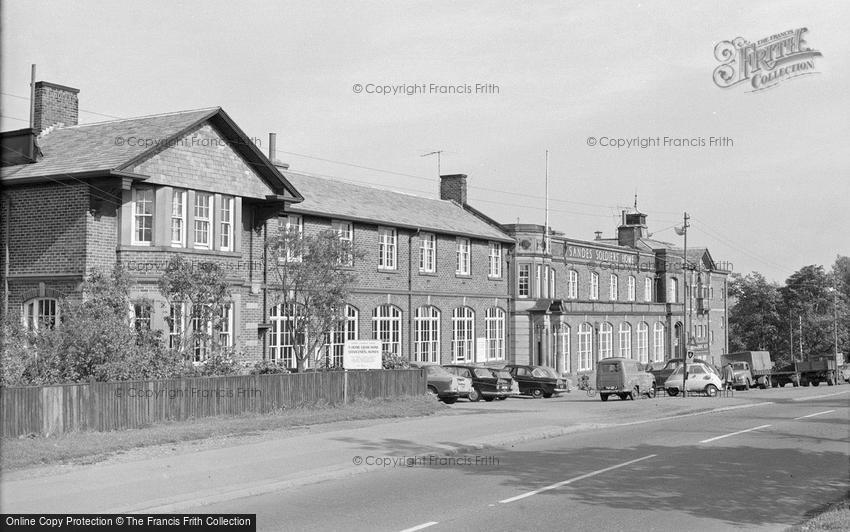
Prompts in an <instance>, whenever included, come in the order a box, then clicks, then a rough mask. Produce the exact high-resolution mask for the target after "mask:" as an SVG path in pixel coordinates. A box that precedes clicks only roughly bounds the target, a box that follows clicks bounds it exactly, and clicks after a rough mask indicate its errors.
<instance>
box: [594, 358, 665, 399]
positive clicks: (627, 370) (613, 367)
mask: <svg viewBox="0 0 850 532" xmlns="http://www.w3.org/2000/svg"><path fill="white" fill-rule="evenodd" d="M596 389H597V390H598V391H599V398H600V399H602V400H603V401H607V400H608V397H609V396H611V395H617V396H619V397H620V399H622V400H625V399H637V398H639V397H641V396H643V395H646V396H647V397H655V377H653V375H652V374H651V373H647V372H646V371H644V370H643V366H642V364H641V363H640V362H638V361H637V360H632V359H631V358H622V357H612V358H603V359H602V360H600V361H599V362H597V363H596Z"/></svg>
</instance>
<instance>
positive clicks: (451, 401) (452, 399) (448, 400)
mask: <svg viewBox="0 0 850 532" xmlns="http://www.w3.org/2000/svg"><path fill="white" fill-rule="evenodd" d="M440 401H442V402H444V403H446V404H447V405H453V404H455V403H456V402H457V397H443V398H442V399H440Z"/></svg>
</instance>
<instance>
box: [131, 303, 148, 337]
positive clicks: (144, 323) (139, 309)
mask: <svg viewBox="0 0 850 532" xmlns="http://www.w3.org/2000/svg"><path fill="white" fill-rule="evenodd" d="M132 305H133V327H134V328H135V329H136V331H142V330H145V331H150V330H151V318H152V317H153V306H152V305H151V304H150V302H148V301H135V302H133V304H132Z"/></svg>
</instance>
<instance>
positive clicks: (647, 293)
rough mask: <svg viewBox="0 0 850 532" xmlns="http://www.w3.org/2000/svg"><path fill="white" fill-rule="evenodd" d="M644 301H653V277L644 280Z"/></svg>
mask: <svg viewBox="0 0 850 532" xmlns="http://www.w3.org/2000/svg"><path fill="white" fill-rule="evenodd" d="M643 300H644V301H647V302H651V301H652V277H646V278H644V280H643Z"/></svg>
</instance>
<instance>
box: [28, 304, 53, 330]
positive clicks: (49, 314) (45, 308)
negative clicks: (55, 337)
mask: <svg viewBox="0 0 850 532" xmlns="http://www.w3.org/2000/svg"><path fill="white" fill-rule="evenodd" d="M21 316H22V318H23V322H24V327H26V328H27V330H30V331H35V330H38V329H52V328H54V327H56V323H57V320H58V319H59V301H58V300H56V299H53V298H50V297H37V298H34V299H30V300H29V301H26V302H24V304H23V309H22V312H21Z"/></svg>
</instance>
